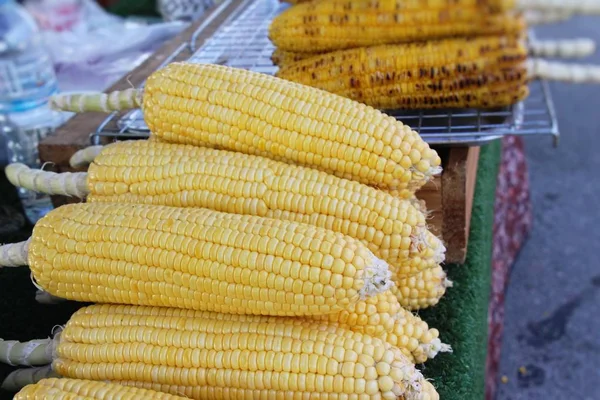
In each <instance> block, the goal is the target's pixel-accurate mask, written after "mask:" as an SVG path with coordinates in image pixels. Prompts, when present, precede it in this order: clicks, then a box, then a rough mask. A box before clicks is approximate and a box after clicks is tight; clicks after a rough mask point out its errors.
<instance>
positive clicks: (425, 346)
mask: <svg viewBox="0 0 600 400" xmlns="http://www.w3.org/2000/svg"><path fill="white" fill-rule="evenodd" d="M420 347H421V349H422V350H423V352H424V353H425V354H427V358H428V359H430V360H431V359H432V358H435V356H437V355H438V354H439V353H452V347H451V346H450V345H448V344H445V343H442V341H441V340H440V339H439V338H435V339H433V340H432V341H431V342H429V343H422V344H421V345H420Z"/></svg>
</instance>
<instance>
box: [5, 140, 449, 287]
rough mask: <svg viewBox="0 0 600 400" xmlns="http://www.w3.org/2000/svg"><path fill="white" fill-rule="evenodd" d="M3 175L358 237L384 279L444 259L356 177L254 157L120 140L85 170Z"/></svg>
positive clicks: (404, 207) (31, 185) (417, 223)
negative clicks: (381, 266) (384, 271)
mask: <svg viewBox="0 0 600 400" xmlns="http://www.w3.org/2000/svg"><path fill="white" fill-rule="evenodd" d="M182 166H183V168H182ZM6 174H7V177H8V179H9V180H10V182H12V183H13V184H14V185H16V186H18V187H24V188H27V189H30V190H34V191H38V192H44V193H48V194H60V195H75V196H77V197H80V198H83V197H85V196H87V199H88V201H89V202H112V203H133V204H154V205H166V206H177V207H205V208H210V209H214V210H216V211H223V212H230V213H237V214H250V215H257V216H263V217H268V218H275V219H285V220H291V221H295V222H301V223H307V224H311V225H315V226H319V227H321V228H326V229H330V230H334V231H336V232H339V233H343V234H345V235H348V236H351V237H354V238H355V239H359V240H361V241H362V242H363V243H364V244H365V245H367V246H368V248H369V249H370V250H371V251H373V252H374V253H375V255H376V256H378V257H380V258H382V259H384V260H385V261H387V262H388V263H389V264H390V265H391V266H392V268H391V271H392V274H393V275H392V277H393V279H392V280H396V279H399V278H400V277H403V276H411V275H414V274H416V273H418V272H419V271H421V270H424V269H426V268H433V267H434V266H436V265H438V264H439V263H441V262H442V261H443V260H444V251H445V248H444V246H443V244H442V243H441V241H440V240H439V239H438V238H436V237H435V235H433V234H431V232H429V231H428V230H427V228H426V221H425V216H424V215H423V213H422V212H419V210H418V209H416V208H415V207H414V206H413V205H412V203H410V202H407V201H403V200H401V199H397V198H394V197H393V196H391V195H389V194H386V193H384V192H381V191H378V190H376V189H373V188H371V187H369V186H366V185H362V184H360V183H358V182H353V181H348V180H345V179H342V178H337V177H336V176H333V175H328V174H326V173H324V172H319V171H317V170H313V169H309V168H304V167H299V166H294V165H289V164H285V163H281V162H276V161H272V160H270V159H267V158H263V157H258V156H249V155H245V154H241V153H235V152H228V151H224V150H214V149H207V148H202V147H193V146H186V145H174V144H167V143H159V142H148V141H123V142H118V143H114V144H111V145H108V146H106V147H105V148H104V149H103V150H102V152H101V153H100V154H99V155H98V156H97V157H96V158H95V160H94V162H93V163H92V164H91V165H90V167H89V170H88V174H85V173H76V174H59V175H57V174H54V173H52V172H44V171H32V170H30V169H29V168H28V167H26V166H24V165H21V164H11V165H9V166H8V167H7V168H6ZM198 176H202V179H197V177H198ZM411 196H412V195H411Z"/></svg>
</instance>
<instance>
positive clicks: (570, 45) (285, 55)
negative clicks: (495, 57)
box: [271, 37, 596, 75]
mask: <svg viewBox="0 0 600 400" xmlns="http://www.w3.org/2000/svg"><path fill="white" fill-rule="evenodd" d="M504 39H506V37H505V38H504ZM492 41H494V38H493V37H492V38H491V40H490V42H492ZM446 42H450V43H448V44H449V45H450V46H451V47H452V41H446ZM523 44H524V42H523ZM413 46H414V44H413ZM422 46H423V47H422V49H424V51H427V50H428V48H427V46H428V44H427V43H423V44H422ZM408 47H409V46H400V47H398V48H397V49H398V50H400V51H402V52H403V54H404V56H405V57H406V56H408V53H405V52H407V50H409V49H408ZM415 47H416V46H415ZM436 50H438V51H439V49H436ZM496 50H497V51H500V50H501V48H497V49H496ZM595 51H596V42H595V41H594V40H592V39H589V38H577V39H559V40H537V39H536V40H531V39H529V40H528V41H527V52H528V54H529V55H530V56H535V57H558V58H582V57H587V56H589V55H592V54H593V53H594V52H595ZM332 53H333V52H330V53H327V52H325V53H294V52H291V51H283V50H280V49H276V50H275V51H274V52H273V54H272V55H271V60H272V61H273V64H275V65H277V66H279V67H280V68H285V69H286V70H289V67H290V66H291V65H292V64H294V63H296V62H298V61H302V60H307V59H309V58H313V57H318V56H324V55H326V54H327V55H332ZM488 53H489V50H484V53H482V54H488ZM345 54H347V53H345ZM410 55H411V57H414V58H415V59H418V58H417V57H419V52H415V53H414V54H412V53H411V54H410ZM460 55H461V56H463V55H464V53H460ZM444 56H447V55H446V54H445V53H439V52H438V57H439V59H440V62H441V60H442V57H444ZM457 57H458V55H457ZM317 60H319V61H321V62H323V60H324V58H318V59H317ZM358 61H360V62H366V60H364V59H359V60H358ZM505 61H506V60H501V62H505ZM487 65H489V64H487ZM352 68H354V67H352ZM292 71H295V72H296V73H297V72H298V71H297V70H295V69H294V68H292ZM332 72H335V70H334V71H332ZM405 75H408V74H407V73H405ZM419 75H420V74H419Z"/></svg>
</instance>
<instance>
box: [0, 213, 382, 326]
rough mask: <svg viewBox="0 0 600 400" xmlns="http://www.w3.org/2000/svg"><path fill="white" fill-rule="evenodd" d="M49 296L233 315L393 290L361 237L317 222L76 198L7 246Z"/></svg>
mask: <svg viewBox="0 0 600 400" xmlns="http://www.w3.org/2000/svg"><path fill="white" fill-rule="evenodd" d="M26 262H27V263H28V264H29V265H30V267H31V270H32V273H33V276H34V278H35V279H36V281H37V283H38V284H39V285H40V286H41V288H43V289H44V290H45V291H47V292H49V293H50V294H52V295H54V296H57V297H61V298H65V299H70V300H77V301H92V302H103V303H122V304H140V305H159V306H171V307H180V308H191V309H199V310H211V311H219V312H228V313H245V314H265V315H322V314H329V313H333V312H337V311H342V310H343V309H345V308H347V307H349V306H350V305H351V304H353V303H355V302H357V301H359V300H360V299H365V298H367V297H370V296H372V295H375V294H377V293H379V292H383V291H385V290H387V289H388V288H389V286H390V285H391V281H390V280H389V271H388V269H387V264H386V263H385V262H383V261H381V260H379V259H377V258H376V257H375V256H374V255H373V254H372V253H371V252H370V251H369V250H368V249H367V248H366V247H365V246H364V245H363V244H362V243H361V242H359V241H357V240H355V239H352V238H350V237H348V236H344V235H341V234H339V233H335V232H332V231H328V230H325V229H321V228H317V227H314V226H311V225H305V224H298V223H292V222H289V221H279V220H274V219H268V218H262V217H255V216H248V215H237V214H227V213H220V212H216V211H212V210H206V209H192V208H187V209H183V208H176V207H163V206H148V205H137V204H136V205H131V204H125V205H123V204H112V203H103V204H100V203H88V204H69V205H65V206H62V207H59V208H57V209H55V210H53V211H51V212H50V213H49V214H48V215H46V216H45V217H44V218H42V219H41V220H40V221H39V222H38V223H37V224H36V226H35V228H34V230H33V235H32V238H31V239H30V241H28V242H24V243H21V244H17V245H5V246H2V247H0V265H4V266H10V265H13V266H14V265H17V266H18V265H23V264H25V263H26Z"/></svg>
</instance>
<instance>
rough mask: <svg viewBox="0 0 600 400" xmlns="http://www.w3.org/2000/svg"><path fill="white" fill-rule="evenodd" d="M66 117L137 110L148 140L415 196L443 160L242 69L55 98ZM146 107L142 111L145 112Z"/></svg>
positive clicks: (157, 77) (342, 105)
mask: <svg viewBox="0 0 600 400" xmlns="http://www.w3.org/2000/svg"><path fill="white" fill-rule="evenodd" d="M51 103H52V104H53V106H54V107H55V108H58V109H63V110H73V111H81V110H104V111H108V110H111V109H121V108H123V107H124V106H127V105H129V104H135V105H142V106H143V110H144V116H145V120H146V123H147V124H148V126H149V127H150V129H151V131H152V134H153V135H155V136H158V137H160V138H161V139H164V140H166V141H168V142H176V143H184V144H193V145H199V146H206V147H219V148H223V149H227V150H236V151H239V152H243V153H248V154H256V155H262V156H266V157H269V158H273V159H277V160H282V161H288V162H293V163H297V164H302V165H306V166H312V167H315V168H317V169H320V170H323V171H325V172H329V173H332V174H334V175H337V176H341V177H344V178H348V179H352V180H356V181H359V182H362V183H365V184H370V185H373V186H376V187H381V188H387V189H404V188H410V189H411V190H413V191H414V190H416V189H418V188H419V187H420V186H422V185H423V184H424V183H425V182H426V181H427V180H428V179H429V178H430V177H431V176H432V175H435V174H437V173H439V172H440V170H441V168H440V163H441V160H440V158H439V156H438V155H437V153H436V152H435V151H434V150H432V149H431V148H429V145H428V144H427V143H425V142H424V141H423V140H422V139H421V138H420V137H419V135H418V134H417V133H416V132H414V131H412V130H411V129H410V128H409V127H407V126H405V125H403V124H402V123H400V122H398V121H396V119H394V118H392V117H389V116H387V115H385V114H382V113H381V112H379V111H377V110H374V109H372V108H370V107H366V106H365V105H363V104H360V103H357V102H353V101H351V100H349V99H345V98H343V97H339V96H336V95H333V94H327V93H325V92H322V91H319V90H317V89H314V88H309V87H308V86H302V85H297V84H294V83H291V82H289V81H285V80H282V79H278V78H275V77H272V76H267V75H264V74H259V73H255V72H250V71H244V70H241V69H236V68H230V67H223V66H216V65H204V64H202V65H201V64H190V63H172V64H169V65H168V66H166V67H165V68H163V69H161V70H159V71H157V72H155V73H153V74H152V75H151V76H150V77H149V78H148V80H147V81H146V86H145V89H144V92H143V95H142V92H140V91H135V90H129V91H124V92H115V93H112V94H109V95H103V94H92V95H90V94H82V95H58V96H56V97H53V98H52V101H51ZM142 103H143V104H142Z"/></svg>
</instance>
